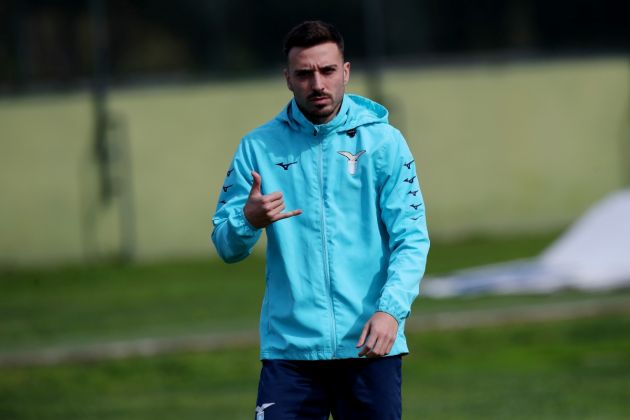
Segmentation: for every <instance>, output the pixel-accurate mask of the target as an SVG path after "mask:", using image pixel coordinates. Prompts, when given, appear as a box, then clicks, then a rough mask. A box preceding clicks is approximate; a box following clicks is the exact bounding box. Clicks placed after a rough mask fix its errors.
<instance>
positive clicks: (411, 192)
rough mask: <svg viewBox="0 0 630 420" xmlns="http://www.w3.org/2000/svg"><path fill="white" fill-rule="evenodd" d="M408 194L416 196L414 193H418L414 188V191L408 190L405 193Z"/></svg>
mask: <svg viewBox="0 0 630 420" xmlns="http://www.w3.org/2000/svg"><path fill="white" fill-rule="evenodd" d="M409 194H411V195H413V196H414V197H415V196H416V194H418V190H415V191H409V192H408V193H407V195H409Z"/></svg>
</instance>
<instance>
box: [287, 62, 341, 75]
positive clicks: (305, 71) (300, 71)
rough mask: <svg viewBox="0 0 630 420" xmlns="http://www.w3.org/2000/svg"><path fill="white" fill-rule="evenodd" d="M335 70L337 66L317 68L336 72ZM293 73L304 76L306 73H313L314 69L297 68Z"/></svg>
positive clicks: (330, 65) (328, 65)
mask: <svg viewBox="0 0 630 420" xmlns="http://www.w3.org/2000/svg"><path fill="white" fill-rule="evenodd" d="M336 69H337V64H326V65H324V66H321V67H319V70H336ZM293 71H294V72H295V73H300V74H306V73H312V72H314V71H315V69H313V68H311V67H305V68H297V69H294V70H293Z"/></svg>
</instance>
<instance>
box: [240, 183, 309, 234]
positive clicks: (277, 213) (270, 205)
mask: <svg viewBox="0 0 630 420" xmlns="http://www.w3.org/2000/svg"><path fill="white" fill-rule="evenodd" d="M252 176H253V177H254V183H253V184H252V189H251V190H250V191H249V197H248V198H247V203H245V208H244V209H243V212H244V213H245V217H246V218H247V221H248V222H249V223H250V224H251V225H252V226H254V227H255V228H257V229H261V228H264V227H266V226H268V225H270V224H272V223H274V222H277V221H278V220H282V219H286V218H288V217H293V216H297V215H299V214H302V210H299V209H298V210H293V211H289V212H286V213H282V211H283V210H284V199H283V198H282V193H281V192H279V191H276V192H272V193H271V194H267V195H263V194H262V193H261V192H260V186H261V185H262V178H261V176H260V174H258V172H256V171H252Z"/></svg>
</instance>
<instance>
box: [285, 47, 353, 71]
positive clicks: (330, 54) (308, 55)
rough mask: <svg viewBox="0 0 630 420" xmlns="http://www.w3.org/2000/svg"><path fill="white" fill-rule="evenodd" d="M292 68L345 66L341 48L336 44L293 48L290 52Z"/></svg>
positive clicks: (289, 61)
mask: <svg viewBox="0 0 630 420" xmlns="http://www.w3.org/2000/svg"><path fill="white" fill-rule="evenodd" d="M288 64H289V67H290V68H302V67H309V68H310V67H321V66H328V65H331V64H338V65H341V64H343V57H342V55H341V51H340V50H339V47H338V46H337V44H335V43H334V42H325V43H323V44H318V45H313V46H312V47H293V48H291V50H290V51H289V56H288Z"/></svg>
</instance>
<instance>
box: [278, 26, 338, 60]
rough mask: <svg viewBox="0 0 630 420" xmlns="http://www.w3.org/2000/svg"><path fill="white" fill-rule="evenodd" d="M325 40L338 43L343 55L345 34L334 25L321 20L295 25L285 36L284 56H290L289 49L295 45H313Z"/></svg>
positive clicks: (304, 46)
mask: <svg viewBox="0 0 630 420" xmlns="http://www.w3.org/2000/svg"><path fill="white" fill-rule="evenodd" d="M325 42H334V43H335V44H337V47H338V48H339V51H341V56H342V57H343V55H344V54H343V36H341V32H339V31H338V30H337V28H335V27H334V26H333V25H331V24H330V23H327V22H322V21H321V20H307V21H306V22H302V23H300V24H299V25H297V26H294V27H293V28H292V29H291V30H290V31H289V32H288V33H287V35H286V37H285V38H284V43H283V48H282V51H283V52H284V56H285V57H288V56H289V51H291V48H293V47H301V48H306V47H312V46H315V45H319V44H323V43H325Z"/></svg>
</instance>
